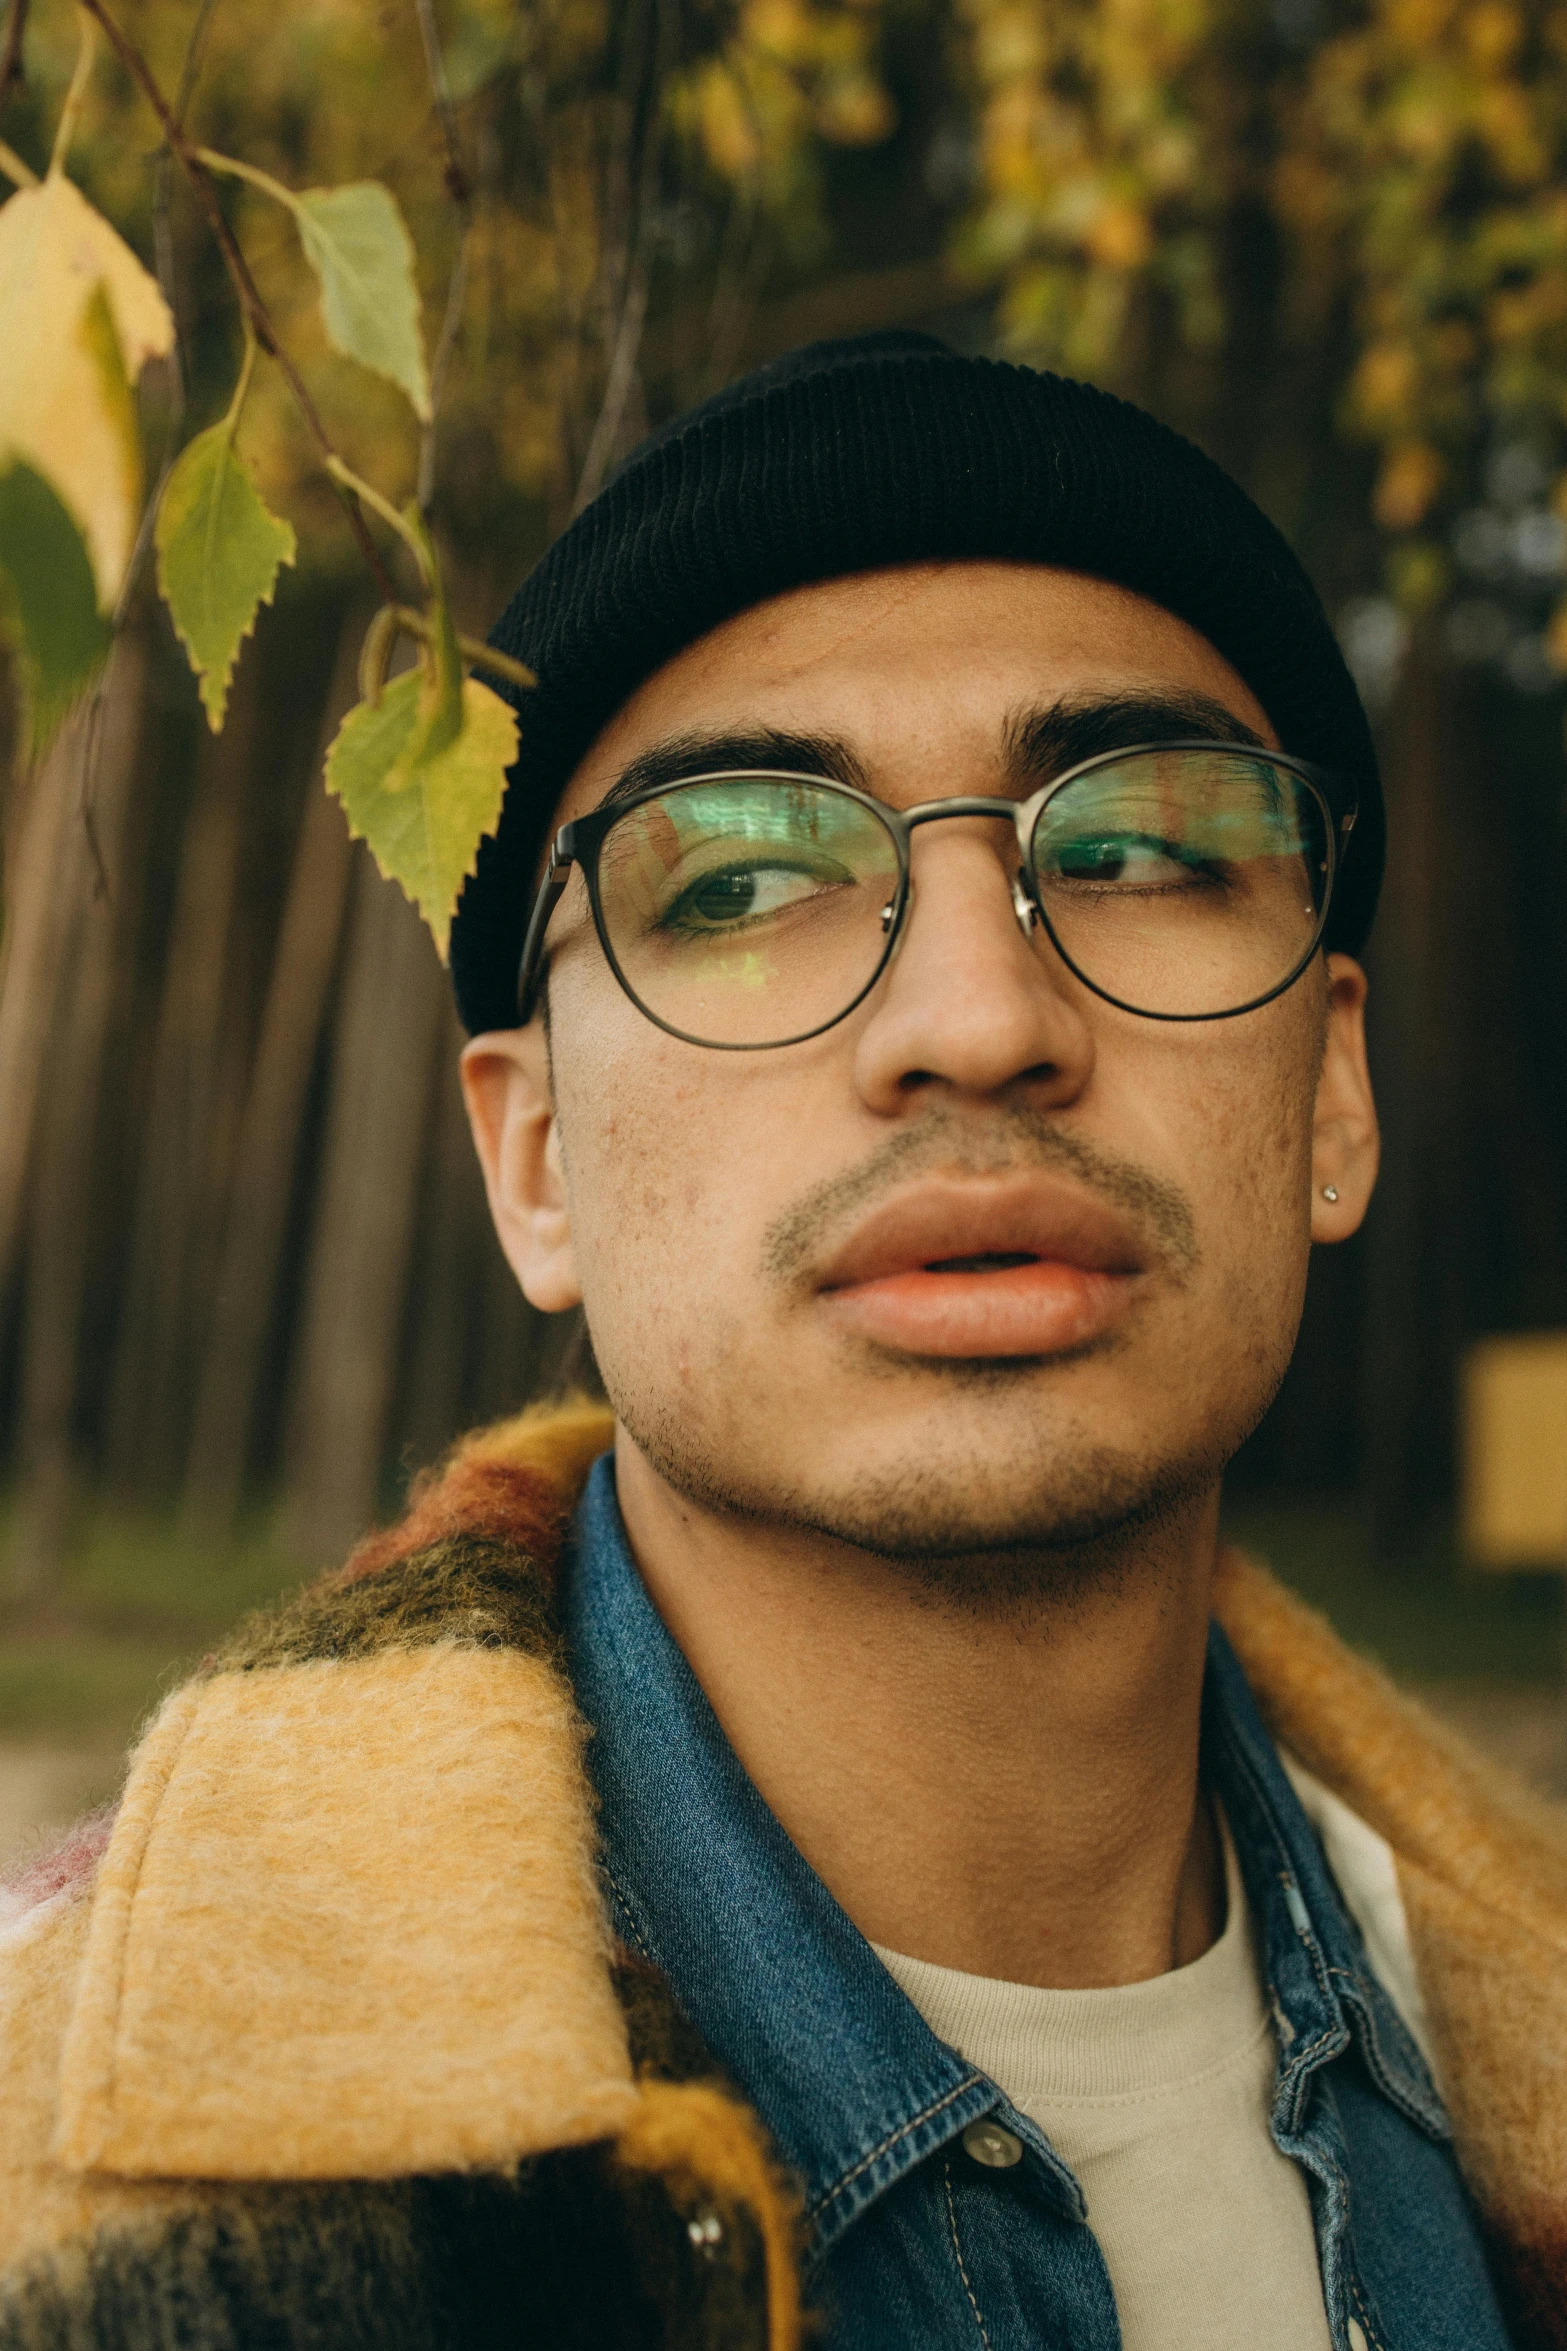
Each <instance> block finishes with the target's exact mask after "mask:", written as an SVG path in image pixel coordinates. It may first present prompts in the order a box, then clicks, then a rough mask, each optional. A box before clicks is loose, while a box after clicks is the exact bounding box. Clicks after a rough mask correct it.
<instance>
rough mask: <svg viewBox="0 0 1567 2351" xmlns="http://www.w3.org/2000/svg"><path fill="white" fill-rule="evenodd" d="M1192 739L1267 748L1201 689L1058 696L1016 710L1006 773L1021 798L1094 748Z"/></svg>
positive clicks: (1008, 734) (1007, 736) (1007, 737)
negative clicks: (1040, 704)
mask: <svg viewBox="0 0 1567 2351" xmlns="http://www.w3.org/2000/svg"><path fill="white" fill-rule="evenodd" d="M1193 739H1195V740H1198V741H1202V742H1209V743H1246V744H1250V745H1251V746H1253V747H1254V748H1255V749H1257V750H1259V751H1263V750H1266V749H1267V745H1266V744H1265V743H1264V741H1263V739H1262V737H1261V735H1259V734H1257V733H1256V732H1255V730H1254V729H1253V728H1251V727H1249V726H1247V725H1246V724H1245V722H1244V720H1242V719H1239V718H1237V717H1236V715H1235V713H1234V711H1233V710H1228V709H1226V707H1225V705H1224V704H1223V703H1222V702H1214V701H1210V700H1209V698H1208V696H1207V695H1206V694H1110V695H1105V696H1103V697H1099V696H1094V697H1088V696H1071V697H1063V699H1062V700H1061V701H1059V702H1051V703H1049V704H1047V705H1046V706H1044V707H1043V708H1041V709H1037V710H1020V711H1015V712H1014V713H1013V715H1012V716H1011V717H1010V718H1009V719H1008V721H1007V723H1006V727H1005V729H1004V733H1003V743H1004V756H1005V760H1006V765H1007V770H1008V773H1009V775H1010V776H1011V778H1012V780H1013V784H1014V787H1015V789H1016V790H1017V791H1018V792H1019V794H1020V795H1025V794H1027V793H1029V792H1033V791H1037V790H1038V788H1039V786H1040V785H1041V784H1046V783H1049V781H1050V779H1051V777H1052V776H1058V775H1064V774H1065V773H1066V771H1067V769H1068V768H1069V767H1077V766H1079V765H1080V764H1081V762H1082V761H1083V760H1085V759H1094V758H1096V757H1097V756H1098V754H1099V753H1100V752H1101V751H1125V750H1128V749H1129V748H1130V747H1131V745H1132V744H1134V743H1179V742H1182V741H1189V740H1193Z"/></svg>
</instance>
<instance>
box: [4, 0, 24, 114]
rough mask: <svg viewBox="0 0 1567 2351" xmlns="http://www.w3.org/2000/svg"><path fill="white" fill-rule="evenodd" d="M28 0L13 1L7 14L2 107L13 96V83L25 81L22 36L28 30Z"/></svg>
mask: <svg viewBox="0 0 1567 2351" xmlns="http://www.w3.org/2000/svg"><path fill="white" fill-rule="evenodd" d="M27 9H28V0H11V6H10V8H9V10H8V11H7V13H6V20H5V47H4V49H3V50H0V106H4V104H5V102H6V100H7V99H8V98H9V97H10V95H11V86H12V84H13V83H19V82H21V81H22V80H24V79H25V76H24V75H23V72H22V35H23V34H24V33H25V32H26V30H27Z"/></svg>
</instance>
